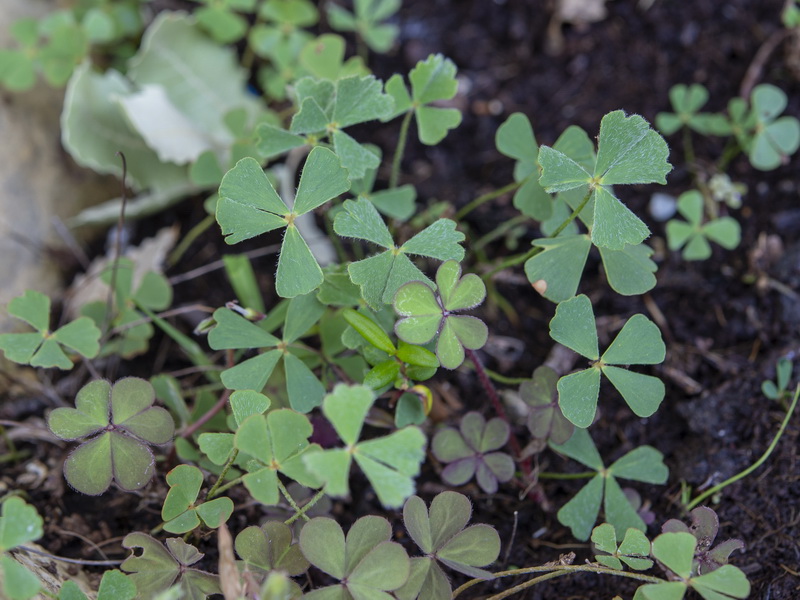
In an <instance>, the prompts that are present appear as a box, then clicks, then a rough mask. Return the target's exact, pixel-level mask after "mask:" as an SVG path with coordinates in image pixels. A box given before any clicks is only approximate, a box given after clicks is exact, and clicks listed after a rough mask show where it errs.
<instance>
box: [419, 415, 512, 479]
mask: <svg viewBox="0 0 800 600" xmlns="http://www.w3.org/2000/svg"><path fill="white" fill-rule="evenodd" d="M509 435H510V429H509V426H508V423H506V422H505V421H504V420H503V419H501V418H499V417H495V418H493V419H489V421H488V422H487V421H486V420H485V419H484V418H483V417H482V416H481V414H480V413H477V412H469V413H467V414H466V415H464V416H463V417H462V419H461V425H460V427H459V430H455V429H452V428H450V427H448V428H445V429H442V430H440V431H438V432H437V433H436V435H435V436H434V437H433V442H431V450H432V451H433V454H434V456H436V458H437V459H439V460H440V461H442V462H444V463H450V464H448V465H447V467H445V469H444V471H442V479H444V480H445V481H446V482H447V483H449V484H450V485H463V484H465V483H467V482H468V481H469V480H470V479H472V478H473V477H475V478H476V479H477V481H478V485H479V486H481V489H482V490H483V491H484V492H486V493H487V494H494V493H495V492H496V491H497V484H498V482H502V483H504V482H506V481H508V480H509V479H511V478H512V477H513V476H514V461H513V460H512V459H511V457H510V456H509V455H508V454H506V453H505V452H496V450H498V449H499V448H502V447H503V446H505V444H506V442H508V436H509Z"/></svg>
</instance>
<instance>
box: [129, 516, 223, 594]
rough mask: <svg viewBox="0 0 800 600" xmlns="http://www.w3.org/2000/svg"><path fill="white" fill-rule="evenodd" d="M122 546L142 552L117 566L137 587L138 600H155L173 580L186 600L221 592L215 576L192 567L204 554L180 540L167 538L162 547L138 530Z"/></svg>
mask: <svg viewBox="0 0 800 600" xmlns="http://www.w3.org/2000/svg"><path fill="white" fill-rule="evenodd" d="M122 546H123V547H124V548H128V549H129V550H132V549H133V548H140V549H141V551H142V552H141V554H139V555H136V554H135V553H131V556H129V557H128V558H126V559H125V560H124V561H123V563H122V564H121V565H120V569H122V570H123V571H125V572H127V573H129V575H128V577H129V578H130V579H132V580H133V582H134V584H135V585H136V589H137V590H138V592H139V594H138V597H139V598H155V597H156V596H157V595H158V594H159V593H161V592H163V591H165V590H167V589H169V588H170V586H172V584H173V583H175V582H176V581H177V582H178V583H179V584H180V586H181V590H182V591H183V593H184V594H186V597H187V598H197V599H198V600H199V599H202V598H206V597H207V596H210V595H211V594H220V593H221V590H220V588H219V583H218V578H217V576H216V575H212V574H211V573H207V572H205V571H201V570H199V569H197V568H194V567H192V565H194V564H195V563H197V562H199V561H200V560H201V559H202V558H203V556H204V555H203V554H202V553H201V552H198V550H197V548H195V547H194V546H192V545H190V544H187V543H186V542H184V541H183V540H181V539H180V538H167V542H166V547H165V546H164V545H163V544H162V543H161V542H159V541H158V540H156V539H155V538H152V537H150V536H149V535H147V534H146V533H140V532H138V531H137V532H134V533H129V534H128V535H126V536H125V539H124V540H122Z"/></svg>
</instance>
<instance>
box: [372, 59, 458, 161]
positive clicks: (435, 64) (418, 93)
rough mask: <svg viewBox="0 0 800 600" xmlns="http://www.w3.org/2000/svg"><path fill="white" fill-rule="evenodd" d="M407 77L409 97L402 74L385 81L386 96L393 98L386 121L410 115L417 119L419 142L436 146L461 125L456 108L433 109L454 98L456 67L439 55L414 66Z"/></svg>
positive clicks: (456, 87)
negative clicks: (392, 109)
mask: <svg viewBox="0 0 800 600" xmlns="http://www.w3.org/2000/svg"><path fill="white" fill-rule="evenodd" d="M408 78H409V80H410V81H411V94H409V93H408V88H407V87H406V84H405V83H404V82H403V77H402V75H399V74H398V75H393V76H392V77H391V78H390V79H389V80H388V81H387V82H386V93H388V94H389V95H390V96H392V98H394V112H393V113H392V114H391V116H390V117H388V118H387V119H386V120H389V119H393V118H394V117H396V116H398V115H402V114H411V113H413V114H414V115H415V116H416V118H417V132H418V134H419V140H420V141H421V142H422V143H423V144H427V145H428V146H435V145H436V144H438V143H439V142H441V141H442V140H443V139H444V138H445V136H446V135H447V132H448V131H449V130H451V129H454V128H455V127H458V125H459V124H460V123H461V112H460V111H459V110H458V109H457V108H442V107H439V106H433V104H435V103H436V102H439V101H441V100H450V99H451V98H453V96H455V95H456V92H457V91H458V81H457V80H456V66H455V65H454V64H453V62H452V61H451V60H450V59H447V58H445V57H443V56H442V55H441V54H431V55H430V56H429V57H428V58H426V59H425V60H424V61H420V62H418V63H417V65H416V66H415V67H414V68H413V69H412V70H411V72H410V73H409V74H408Z"/></svg>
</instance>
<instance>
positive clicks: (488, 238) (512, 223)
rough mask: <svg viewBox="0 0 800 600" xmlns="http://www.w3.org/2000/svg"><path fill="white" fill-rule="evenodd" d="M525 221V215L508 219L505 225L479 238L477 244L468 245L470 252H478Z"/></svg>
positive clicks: (526, 218)
mask: <svg viewBox="0 0 800 600" xmlns="http://www.w3.org/2000/svg"><path fill="white" fill-rule="evenodd" d="M456 218H457V219H458V218H460V217H456ZM527 220H528V217H526V216H525V215H517V216H516V217H514V218H513V219H509V220H508V221H506V222H505V223H502V224H501V225H498V226H497V227H495V228H494V229H492V230H491V231H490V232H489V233H487V234H485V235H482V236H481V237H479V238H478V241H477V242H475V243H474V244H471V245H470V246H471V247H470V250H472V251H473V252H475V251H476V250H480V249H482V248H484V247H485V246H486V245H487V244H490V243H491V242H493V241H495V240H496V239H497V238H499V237H501V236H503V235H505V234H506V233H508V232H509V231H511V230H512V229H514V227H516V226H517V225H522V224H523V223H525V222H526V221H527Z"/></svg>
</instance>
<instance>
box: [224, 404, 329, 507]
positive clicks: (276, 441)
mask: <svg viewBox="0 0 800 600" xmlns="http://www.w3.org/2000/svg"><path fill="white" fill-rule="evenodd" d="M312 432H313V427H312V426H311V423H310V422H309V420H308V418H307V417H306V416H305V415H302V414H300V413H297V412H294V411H293V410H289V409H287V408H281V409H277V410H272V411H270V412H269V413H268V414H267V415H261V414H255V415H252V416H250V417H248V418H247V419H245V420H244V422H243V423H242V424H241V425H240V426H239V428H238V429H237V431H236V436H235V438H234V447H235V448H236V449H237V450H239V451H240V452H243V453H245V454H248V455H249V456H251V457H252V458H253V460H251V461H250V462H249V463H248V464H247V470H248V471H249V472H248V473H247V475H245V476H244V478H243V483H244V485H245V487H246V488H247V490H248V491H249V492H250V495H251V496H253V498H255V499H256V500H258V501H259V502H261V503H262V504H266V505H267V506H271V505H275V504H277V503H278V501H279V500H280V489H279V488H280V487H281V485H282V484H281V483H280V481H279V480H278V473H279V472H280V473H283V474H284V475H285V476H286V477H288V478H289V479H293V480H294V481H297V482H298V483H300V484H301V485H304V486H306V487H312V488H317V487H319V486H320V481H319V480H318V478H317V477H316V476H315V475H314V474H312V473H311V472H310V469H308V468H307V467H306V466H305V463H304V462H303V458H304V457H305V456H306V455H308V454H310V453H311V452H313V451H315V450H318V449H319V446H317V445H316V444H310V443H309V441H308V438H309V437H310V436H311V434H312Z"/></svg>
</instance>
